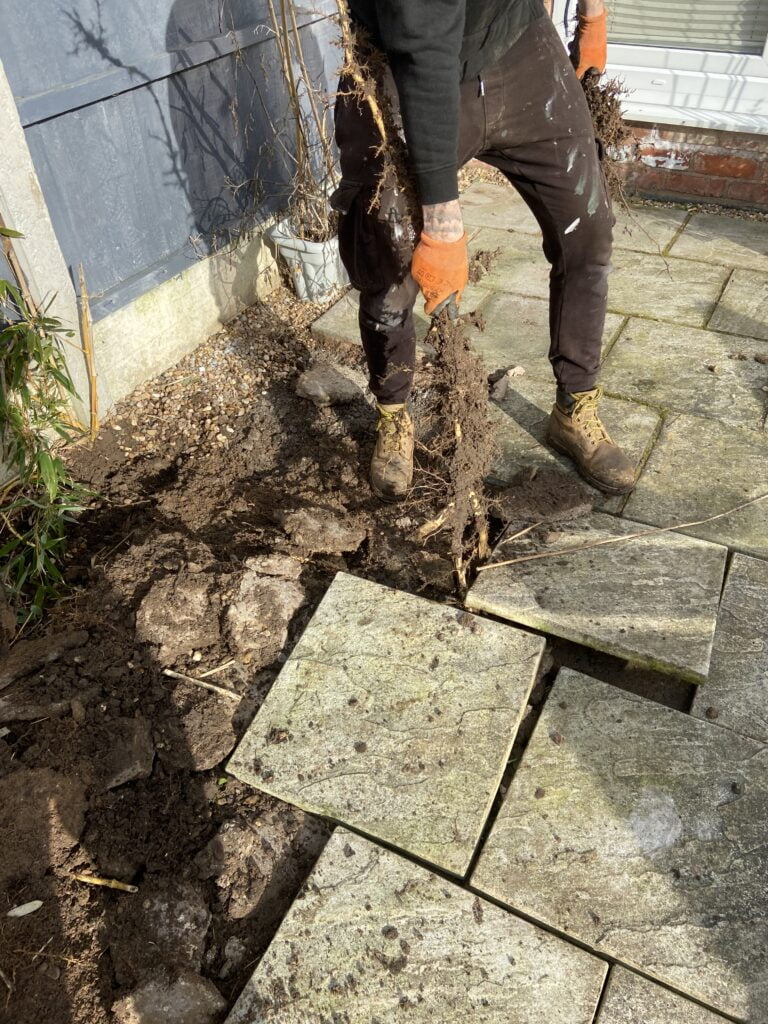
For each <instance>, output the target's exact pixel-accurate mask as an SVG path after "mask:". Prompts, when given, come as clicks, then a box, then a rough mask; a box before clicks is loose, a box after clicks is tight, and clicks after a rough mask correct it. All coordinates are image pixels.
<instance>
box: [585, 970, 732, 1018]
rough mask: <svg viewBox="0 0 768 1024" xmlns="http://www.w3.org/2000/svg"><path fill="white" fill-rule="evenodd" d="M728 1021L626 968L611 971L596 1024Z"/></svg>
mask: <svg viewBox="0 0 768 1024" xmlns="http://www.w3.org/2000/svg"><path fill="white" fill-rule="evenodd" d="M725 1019H726V1018H725V1017H721V1016H720V1014H719V1013H713V1012H712V1010H707V1009H706V1008H705V1007H703V1006H699V1005H698V1004H697V1003H692V1002H691V1001H690V1000H689V999H684V998H683V996H679V995H677V994H676V993H674V992H670V991H669V989H666V988H662V987H661V985H656V984H655V983H654V982H652V981H648V979H647V978H642V977H640V975H639V974H633V973H632V971H628V970H627V969H626V968H625V967H612V968H611V973H610V974H609V976H608V983H607V985H606V989H605V996H604V997H603V1001H602V1003H601V1004H600V1012H599V1013H598V1015H597V1017H596V1018H595V1024H722V1022H723V1021H724V1020H725Z"/></svg>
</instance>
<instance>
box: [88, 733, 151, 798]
mask: <svg viewBox="0 0 768 1024" xmlns="http://www.w3.org/2000/svg"><path fill="white" fill-rule="evenodd" d="M105 728H106V729H107V731H108V741H107V743H106V749H105V756H104V759H103V762H102V764H101V765H100V766H99V769H100V770H99V785H100V786H101V788H102V789H115V788H116V787H117V786H124V785H125V783H126V782H134V781H135V780H136V779H147V778H149V776H150V775H151V774H152V764H153V762H154V759H155V748H154V746H153V744H152V730H151V727H150V724H149V722H148V721H147V719H146V718H115V719H113V720H112V721H111V722H109V723H108V725H107V726H105Z"/></svg>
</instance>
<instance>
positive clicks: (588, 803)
mask: <svg viewBox="0 0 768 1024" xmlns="http://www.w3.org/2000/svg"><path fill="white" fill-rule="evenodd" d="M463 207H464V211H465V221H466V224H467V229H468V232H469V235H470V239H471V248H472V249H473V250H475V251H476V250H477V249H479V248H482V249H486V250H488V249H490V250H494V249H496V248H499V249H500V250H501V252H500V254H499V256H498V257H497V259H496V260H495V262H494V264H493V265H492V266H491V270H490V272H489V273H488V274H487V275H485V277H483V278H482V280H481V281H480V282H479V283H478V284H477V285H474V286H473V287H472V288H471V289H470V290H469V292H468V294H467V296H466V301H465V303H464V308H465V309H479V310H480V311H481V312H482V313H483V315H484V317H485V319H486V329H485V330H484V331H482V332H481V331H477V330H475V331H473V332H472V338H473V343H474V345H475V347H476V349H477V351H478V352H479V353H480V354H481V355H482V357H483V359H484V361H485V364H486V367H487V368H488V371H489V372H491V371H495V370H498V369H501V368H508V367H510V368H511V367H517V368H518V370H517V375H515V376H511V377H510V379H509V386H508V389H507V393H506V395H505V397H504V398H503V399H502V400H501V401H500V402H499V403H498V404H497V406H496V407H495V408H494V410H493V416H494V420H495V423H496V425H497V439H498V442H499V448H500V454H499V457H498V459H497V461H496V463H495V465H494V468H493V476H494V477H495V480H496V482H497V483H504V482H509V481H510V480H512V479H513V478H514V476H515V475H516V474H517V473H518V472H519V471H520V470H521V469H533V468H536V467H542V468H547V467H549V468H552V467H558V468H559V469H560V470H561V471H563V472H567V473H573V469H572V467H571V466H570V464H569V462H568V461H567V460H564V459H561V458H560V457H559V456H557V455H556V454H555V453H554V452H552V451H551V450H550V449H549V448H548V447H547V446H546V444H545V443H544V428H545V423H546V417H547V415H548V412H549V408H550V406H551V402H552V399H553V397H554V387H553V382H552V377H551V371H550V367H549V363H548V359H547V349H548V340H547V331H548V328H547V321H548V309H547V302H546V295H547V278H548V272H549V271H548V266H547V265H546V262H545V260H544V258H543V255H542V253H541V249H540V241H539V238H538V228H537V226H536V224H535V222H534V221H533V218H532V217H531V215H530V213H529V212H528V210H527V208H526V207H525V205H524V204H523V203H522V202H521V201H520V200H519V199H518V198H517V197H516V194H515V193H513V192H512V191H511V190H510V189H509V188H506V187H504V186H500V185H491V184H485V183H478V184H475V185H473V186H472V187H471V188H470V189H469V190H468V191H467V192H466V193H465V195H464V197H463ZM614 264H615V271H614V273H613V275H612V280H611V287H610V299H609V315H608V318H607V322H606V330H605V333H604V337H603V347H604V366H603V382H604V385H605V387H606V389H607V392H608V394H607V396H606V397H605V398H604V400H603V403H602V410H603V413H604V418H605V421H606V424H607V426H608V428H609V430H610V431H611V433H612V435H613V436H614V437H615V438H616V439H617V440H618V441H619V442H620V443H621V444H622V445H623V446H624V447H625V449H626V450H627V452H628V453H629V455H630V457H631V458H632V459H633V461H634V463H635V465H636V468H637V473H638V484H637V487H636V490H635V491H634V493H633V494H632V495H631V496H630V497H629V499H628V500H625V499H620V498H606V497H605V496H604V495H599V494H598V493H597V492H595V491H592V492H591V494H592V498H593V500H594V504H595V508H596V511H595V512H594V513H592V515H591V516H589V517H587V518H586V519H584V520H578V521H576V522H575V524H569V525H566V526H553V527H552V528H551V529H550V531H549V534H548V535H545V536H544V537H543V539H539V540H537V541H536V542H535V544H540V545H543V546H544V547H548V548H550V549H551V550H556V551H559V550H560V549H561V548H567V547H569V546H572V545H574V544H576V543H581V542H583V541H584V540H585V539H593V540H594V539H607V538H609V537H610V538H613V537H619V536H623V535H625V534H626V533H627V532H628V531H629V532H633V531H635V530H647V529H649V528H651V527H664V528H667V527H670V526H677V525H678V524H686V523H692V524H694V523H695V524H694V525H686V526H684V528H683V529H682V530H675V531H669V532H663V533H656V534H653V535H652V536H648V537H644V538H642V539H641V540H631V541H626V542H623V543H619V544H612V545H605V546H601V547H597V548H593V549H591V550H589V551H585V552H580V553H576V554H569V555H567V556H561V557H558V558H548V559H540V560H535V561H529V562H522V563H519V564H517V565H514V566H512V567H509V568H498V569H488V570H487V571H485V572H483V573H481V574H479V576H478V579H477V581H476V583H475V584H474V586H473V588H472V590H471V592H470V595H469V597H468V599H467V603H468V605H469V606H471V607H472V608H473V609H474V610H475V611H476V612H477V613H478V614H471V613H470V612H466V611H463V610H462V609H460V608H456V607H453V606H451V605H447V604H445V605H437V604H434V603H431V602H428V601H425V600H423V599H420V598H416V597H413V596H411V595H406V594H400V593H396V592H393V591H391V590H387V589H386V588H384V587H381V586H378V585H376V584H373V583H369V582H365V581H362V580H357V579H354V578H352V577H349V576H346V575H345V574H343V573H342V574H339V575H338V576H337V577H336V579H335V580H334V583H333V584H332V586H331V588H330V590H329V592H328V593H327V594H326V597H325V598H324V600H323V601H322V603H321V604H320V606H319V608H318V609H317V611H316V613H315V616H314V617H313V619H312V621H311V623H310V625H309V627H308V628H307V630H306V632H305V634H304V636H303V637H302V639H301V640H300V641H299V643H298V644H297V646H296V648H295V649H294V651H293V653H292V654H291V656H290V657H289V659H288V661H287V662H286V664H285V665H284V667H283V669H282V671H281V673H280V675H279V676H278V678H277V680H276V682H275V683H274V685H273V688H272V690H271V691H270V693H269V695H268V697H267V699H266V700H265V702H264V704H263V705H262V707H261V709H260V710H259V712H258V714H257V716H256V718H255V720H254V722H253V723H252V725H251V727H250V729H249V731H248V732H247V734H246V736H245V737H244V739H243V741H242V743H241V745H240V747H239V748H238V750H237V751H236V753H235V755H234V757H233V759H232V762H231V764H230V770H231V771H233V772H234V773H235V774H236V775H238V776H239V777H240V778H241V779H243V780H244V781H247V782H249V783H250V784H252V785H254V786H255V787H256V788H258V789H260V790H263V791H265V792H268V793H271V794H273V795H275V796H278V797H280V798H281V799H284V800H287V801H289V802H291V803H294V804H297V805H298V806H300V807H302V808H305V809H307V810H310V811H314V812H315V813H318V814H321V815H323V816H324V817H327V818H330V819H331V820H333V821H335V822H341V823H342V824H344V825H345V826H347V829H351V830H353V831H348V830H346V829H340V828H339V829H337V830H336V831H335V833H334V835H333V836H332V838H331V840H330V842H329V844H328V847H327V848H326V851H325V853H324V854H323V855H322V857H321V859H320V861H319V863H318V865H317V867H316V869H315V871H314V872H313V874H312V875H311V877H310V879H309V881H308V884H307V886H306V887H305V890H304V892H303V893H302V895H301V897H300V898H299V899H298V900H297V901H296V903H295V904H294V906H293V907H292V908H291V910H290V911H289V913H288V915H287V917H286V918H285V920H284V921H283V924H282V925H281V927H280V930H279V931H278V933H277V935H276V937H275V939H274V940H273V942H272V944H271V946H270V948H269V950H268V951H267V953H266V954H265V956H264V958H263V959H262V961H261V963H260V964H259V966H258V967H257V969H256V972H255V974H254V976H253V978H252V980H251V981H250V982H249V984H248V985H247V986H246V988H245V990H244V992H243V994H242V996H241V998H240V1000H239V1002H238V1004H237V1005H236V1007H235V1009H234V1010H233V1011H232V1014H231V1016H230V1018H229V1021H228V1024H261V1022H264V1024H306V1022H307V1021H310V1020H311V1021H313V1022H314V1021H317V1022H323V1024H325V1022H328V1024H332V1022H339V1024H341V1022H344V1024H389V1021H394V1020H399V1019H401V1018H402V1019H403V1020H406V1019H408V1020H413V1021H416V1022H421V1021H424V1022H426V1021H429V1022H430V1024H431V1022H433V1021H434V1022H445V1024H452V1022H454V1021H462V1022H463V1021H482V1022H484V1024H485V1022H489V1024H497V1022H498V1024H502V1022H504V1024H531V1022H533V1021H539V1020H542V1021H551V1022H553V1024H554V1022H557V1024H717V1021H721V1020H725V1019H726V1017H723V1016H721V1014H725V1015H727V1016H728V1019H732V1020H737V1021H740V1022H745V1024H766V1021H768V883H767V882H766V879H767V878H768V845H766V834H768V611H767V609H768V501H765V502H762V501H760V502H755V501H754V499H757V498H760V497H761V496H762V495H765V494H768V433H767V432H766V430H765V429H764V420H765V412H766V403H768V390H766V389H768V225H766V224H765V223H761V222H757V221H752V220H747V219H743V218H738V217H728V216H720V215H715V214H708V213H706V214H705V213H690V212H688V211H687V210H684V209H682V208H673V207H650V206H643V207H639V208H637V209H633V210H632V211H630V212H629V213H624V212H621V213H620V214H619V217H618V224H617V228H616V252H615V257H614ZM419 306H420V304H419ZM417 325H418V330H419V332H420V337H421V338H423V334H424V333H425V332H426V329H427V323H426V319H425V318H424V316H423V315H422V314H421V312H420V310H417ZM313 329H314V330H315V331H316V333H317V334H318V336H325V337H333V338H334V339H335V340H341V341H347V342H350V343H355V344H359V338H358V331H357V309H356V297H355V296H354V295H349V296H346V297H345V298H344V299H342V300H341V301H340V302H339V303H338V304H337V305H336V306H335V307H334V308H333V309H331V310H329V311H328V312H327V313H326V314H325V315H324V316H323V317H321V318H320V319H319V320H318V321H317V323H316V324H315V326H314V328H313ZM520 368H521V369H522V371H523V372H522V375H520V373H521V370H520ZM747 502H752V503H751V504H749V505H747V506H746V507H744V508H742V509H741V510H740V511H738V512H735V513H729V510H730V509H732V508H734V507H735V506H737V505H741V504H744V503H747ZM724 513H729V514H727V515H724ZM713 517H714V518H713ZM703 519H709V520H710V521H708V522H705V523H702V522H700V520H703ZM538 550H539V549H538V548H535V547H534V541H532V539H531V538H530V537H523V538H518V539H516V540H511V541H509V542H502V543H501V544H500V545H499V547H498V548H497V551H496V553H495V555H494V558H498V559H500V560H501V559H507V558H514V557H516V556H519V555H523V554H526V553H533V552H534V551H538ZM726 565H727V566H728V571H727V575H726V576H725V589H724V591H722V600H720V598H721V589H722V583H723V577H724V574H725V569H726ZM488 614H490V615H493V616H496V617H501V618H504V619H506V620H507V621H510V622H515V623H517V624H519V625H520V626H522V627H525V628H528V629H535V630H538V631H540V632H541V633H543V634H545V636H546V635H549V636H561V637H567V638H570V639H571V640H574V641H576V642H578V643H579V644H581V645H584V646H586V647H589V648H593V649H596V650H599V651H604V652H606V651H607V652H609V653H612V654H614V655H617V656H620V657H621V658H623V659H626V660H627V661H628V662H629V663H630V666H629V667H628V668H626V669H622V668H621V666H620V665H618V666H617V667H616V669H615V672H614V674H613V676H612V677H611V678H612V679H613V680H614V682H617V683H618V685H616V686H614V685H608V684H607V683H605V682H600V681H598V680H596V679H593V678H591V677H590V676H586V675H581V674H579V673H576V672H573V671H570V670H567V669H561V670H560V671H559V673H558V674H557V678H556V680H555V683H554V686H553V688H552V689H551V692H549V694H548V696H546V699H544V701H543V705H541V713H540V717H539V718H538V722H537V723H536V725H535V728H534V729H533V733H532V736H531V737H530V739H528V740H527V743H525V745H524V751H523V754H522V760H520V761H519V763H518V756H519V755H518V753H517V748H516V753H515V760H514V762H509V756H510V751H511V749H512V744H513V742H514V740H515V737H516V735H517V733H518V727H519V725H520V722H521V720H522V719H523V717H527V716H530V715H531V714H532V713H535V712H534V711H533V708H532V705H530V704H529V703H528V701H529V698H530V699H531V700H534V702H538V701H541V700H542V697H541V687H537V688H536V689H537V693H538V694H539V696H538V697H536V698H531V688H532V686H533V684H534V681H535V679H536V676H537V672H538V671H539V669H540V667H541V664H542V653H543V648H544V644H545V640H544V638H543V637H540V636H534V635H532V634H531V633H530V632H526V631H525V628H516V627H515V626H512V625H505V624H503V623H501V622H498V621H495V620H494V619H492V618H487V617H484V616H485V615H488ZM581 653H582V654H586V653H587V652H583V651H582V652H581ZM636 664H640V665H646V666H652V667H653V668H656V669H659V668H661V669H663V670H664V671H665V672H666V673H671V674H672V675H673V676H675V677H676V678H677V679H678V680H682V679H687V680H696V681H698V682H700V683H701V686H700V687H699V689H698V691H697V693H696V696H695V698H694V699H693V704H692V708H691V713H690V714H688V713H684V712H682V711H675V710H672V709H670V708H669V707H666V706H664V704H663V703H657V702H656V701H655V700H650V699H647V698H645V697H640V696H637V695H636V694H634V693H632V692H627V690H630V691H631V689H632V686H633V683H632V681H631V680H630V676H632V673H633V672H634V671H635V669H634V667H633V666H634V665H636ZM593 671H595V672H596V673H597V674H599V672H598V669H597V668H595V669H594V670H593ZM622 673H623V674H624V675H622ZM624 676H626V678H624ZM547 678H551V677H547ZM624 685H626V688H627V690H625V689H623V688H621V687H622V686H624ZM643 692H645V693H647V694H648V695H649V696H655V694H654V689H653V683H652V682H650V683H648V684H647V685H646V686H645V689H644V691H643ZM658 697H659V701H663V700H664V699H665V698H664V695H663V692H661V689H660V692H659V694H658ZM678 706H680V707H685V708H687V707H688V706H689V705H688V703H687V702H681V703H680V704H679V705H678ZM531 721H532V720H531ZM528 731H529V730H528V729H526V731H525V732H524V733H522V734H521V735H527V734H528ZM372 839H373V840H374V841H371V840H372ZM375 840H378V841H380V842H381V843H384V844H387V846H389V847H391V849H385V848H383V847H382V846H379V845H376V842H375ZM424 862H427V863H428V864H431V865H434V866H435V867H436V868H437V869H438V870H439V871H440V872H442V874H443V876H441V875H438V874H435V873H432V872H431V871H429V870H427V869H426V868H425V867H424ZM446 875H450V876H451V879H452V880H449V879H448V878H447V877H445V876H446ZM462 878H463V881H462V880H461V879H462ZM486 897H488V898H490V899H491V900H493V901H495V902H494V903H491V902H489V901H488V900H487V899H486ZM571 940H573V941H571ZM606 977H607V982H606ZM604 982H605V987H603V986H604Z"/></svg>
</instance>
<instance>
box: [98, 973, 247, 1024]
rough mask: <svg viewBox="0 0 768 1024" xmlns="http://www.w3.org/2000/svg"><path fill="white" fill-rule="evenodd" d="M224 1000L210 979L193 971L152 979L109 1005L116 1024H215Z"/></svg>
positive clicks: (223, 1006) (224, 1003) (224, 1006)
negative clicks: (172, 977) (168, 977)
mask: <svg viewBox="0 0 768 1024" xmlns="http://www.w3.org/2000/svg"><path fill="white" fill-rule="evenodd" d="M226 1006H227V1004H226V1001H225V999H224V998H223V997H222V995H221V993H220V992H219V990H218V989H217V988H216V986H215V985H213V984H212V982H210V981H207V980H206V979H205V978H201V977H200V975H199V974H195V973H194V972H192V971H183V972H182V973H181V974H179V975H178V976H177V977H176V978H175V979H174V980H170V979H166V978H154V979H152V980H150V981H146V982H144V983H143V984H142V985H139V986H138V988H135V989H134V990H133V992H131V993H130V995H127V996H125V997H124V998H123V999H119V1000H118V1001H117V1002H116V1003H115V1004H114V1005H113V1006H112V1013H114V1015H115V1018H116V1020H117V1022H118V1024H214V1021H216V1020H217V1019H218V1017H219V1014H221V1013H222V1012H223V1011H224V1010H225V1009H226Z"/></svg>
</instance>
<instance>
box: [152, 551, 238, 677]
mask: <svg viewBox="0 0 768 1024" xmlns="http://www.w3.org/2000/svg"><path fill="white" fill-rule="evenodd" d="M219 608H220V601H219V597H218V595H217V594H216V592H215V580H214V578H213V577H212V576H211V575H209V574H208V573H190V572H189V571H186V570H182V571H181V572H179V573H178V574H177V575H175V576H166V577H165V578H163V579H161V580H158V582H157V583H154V584H153V585H152V587H151V588H150V590H149V592H148V594H147V595H146V597H145V598H144V600H143V601H142V602H141V605H140V606H139V610H138V612H137V613H136V636H137V637H138V639H139V640H143V641H145V642H148V643H152V644H156V645H157V646H158V647H159V649H160V650H159V659H160V662H161V663H162V664H169V663H171V662H173V661H174V660H175V659H176V658H178V657H180V656H181V655H183V654H187V653H188V652H189V651H191V650H193V649H197V648H200V647H208V646H209V645H211V644H215V643H216V642H217V641H218V639H219V636H220V630H219Z"/></svg>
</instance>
